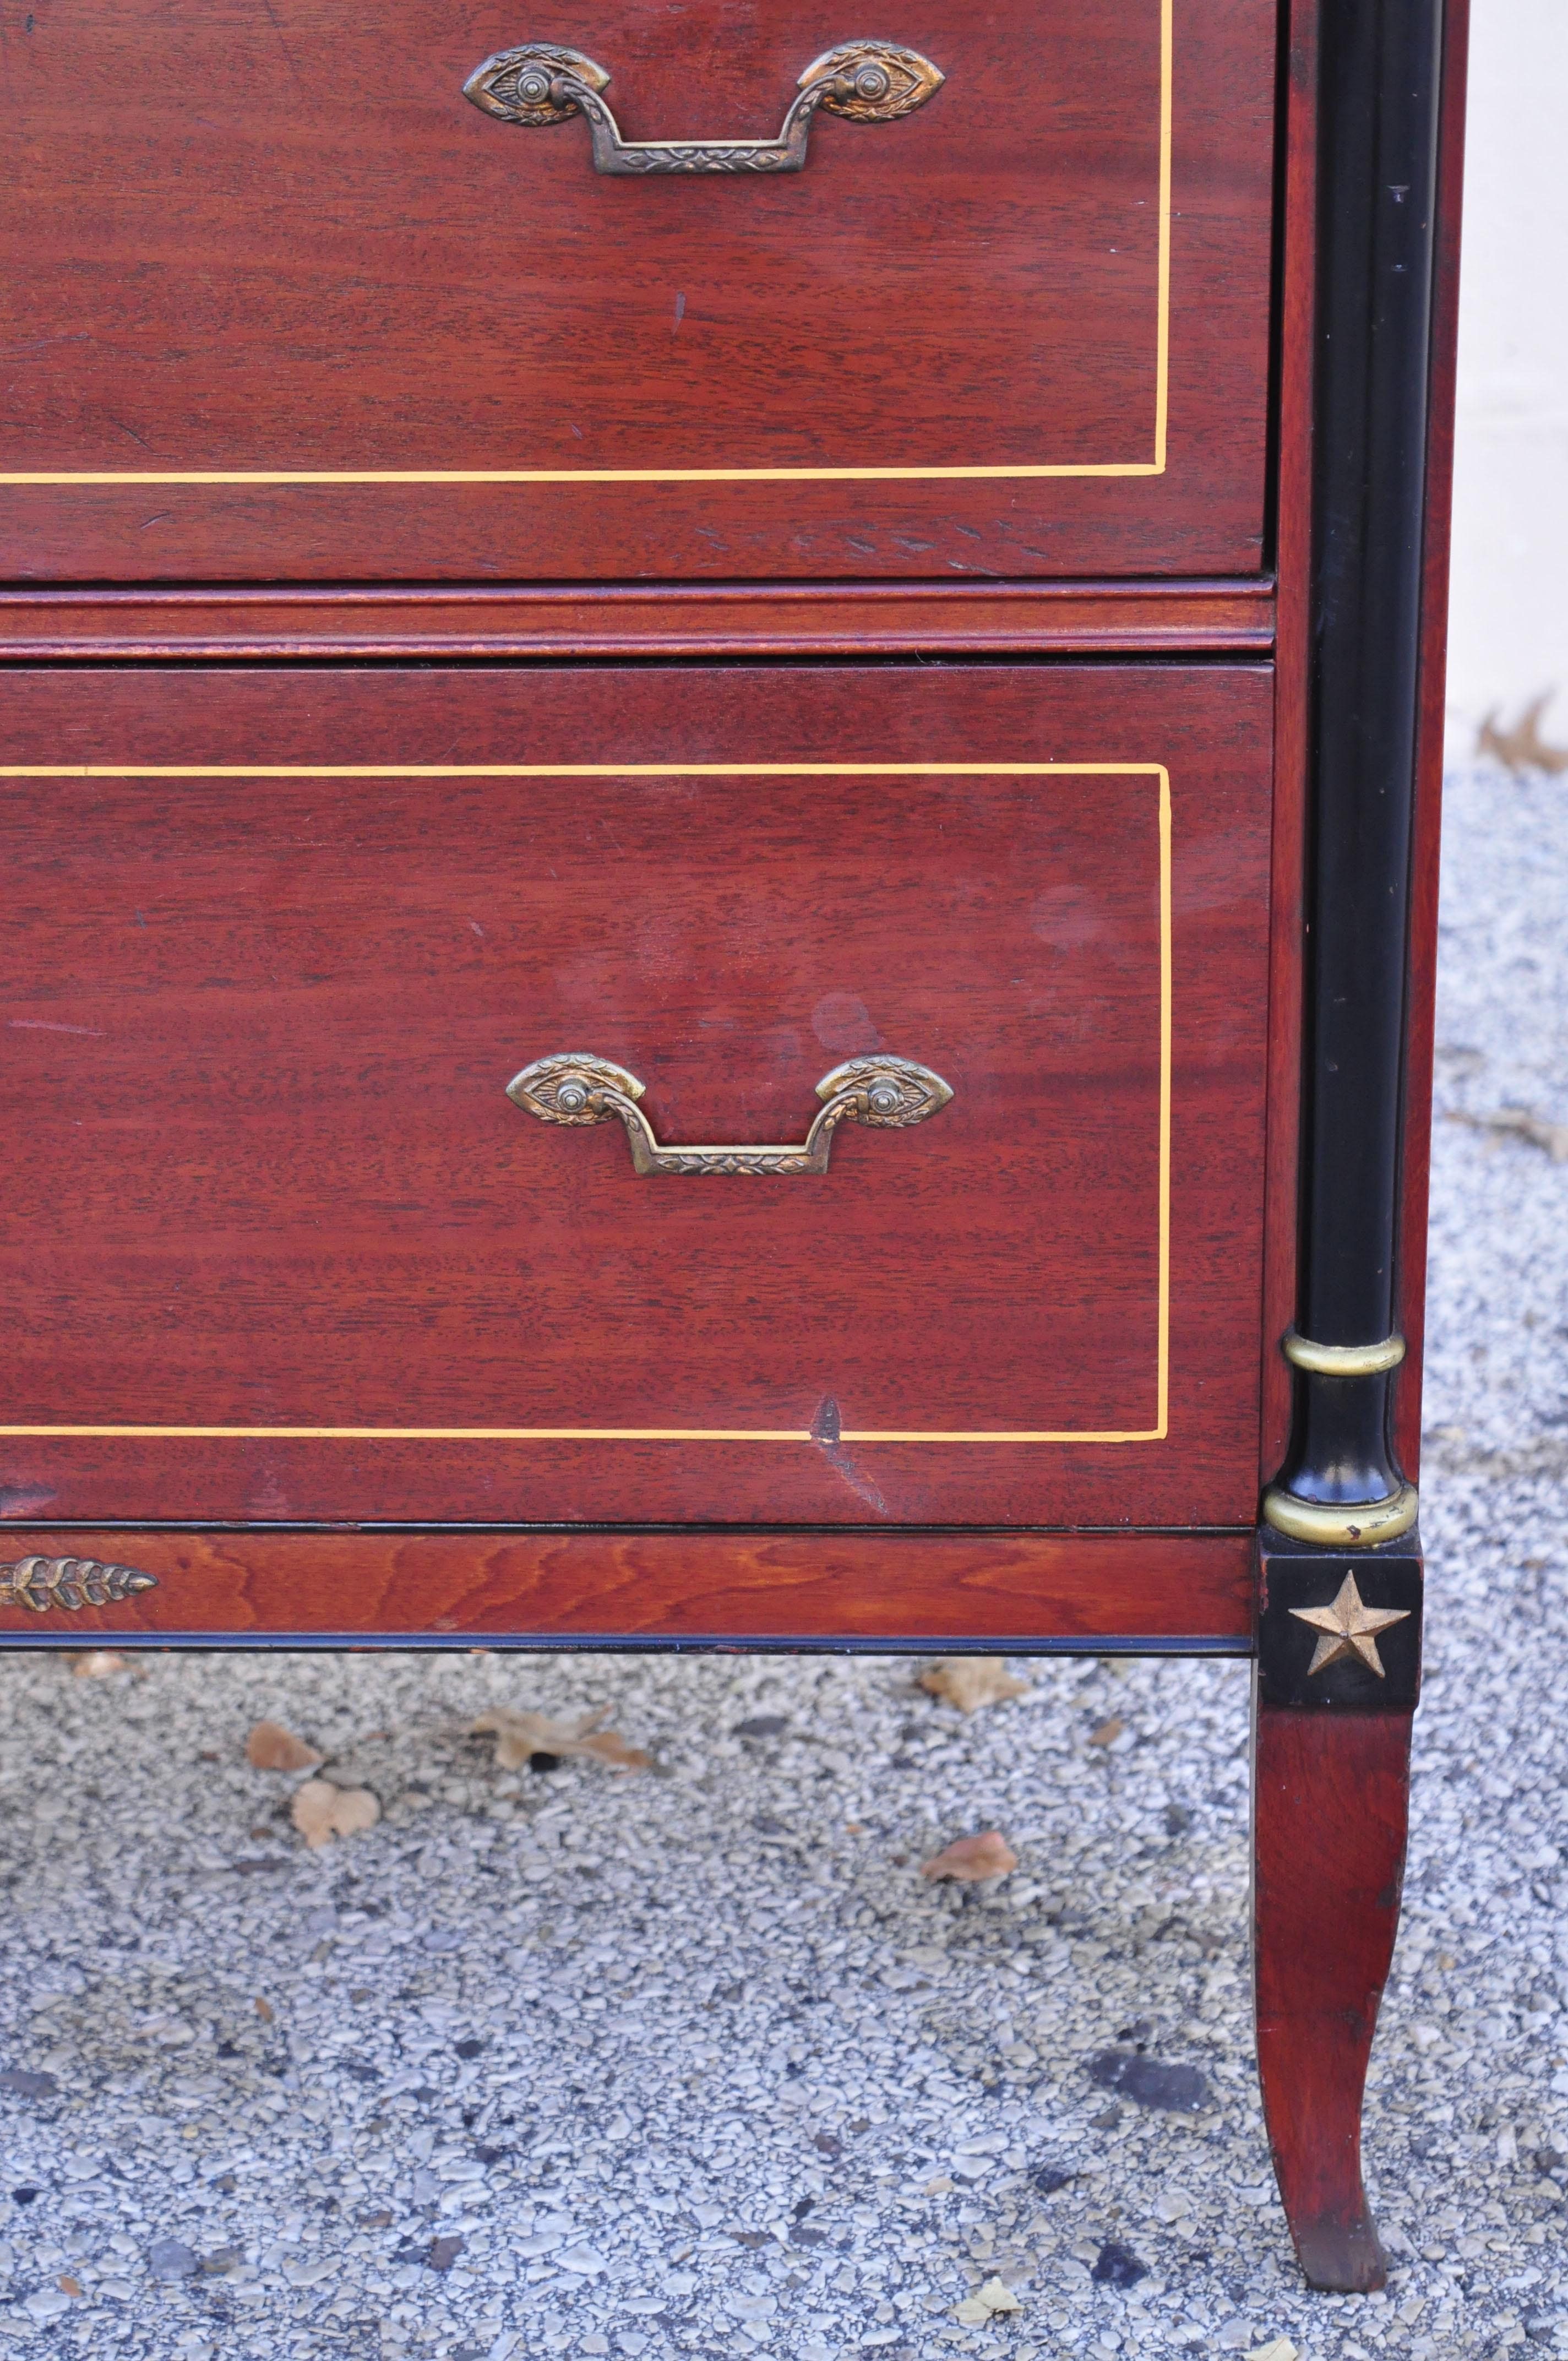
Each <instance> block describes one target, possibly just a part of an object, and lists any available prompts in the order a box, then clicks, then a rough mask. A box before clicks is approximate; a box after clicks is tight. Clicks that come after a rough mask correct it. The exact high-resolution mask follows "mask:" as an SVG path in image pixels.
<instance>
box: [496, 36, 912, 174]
mask: <svg viewBox="0 0 1568 2361" xmlns="http://www.w3.org/2000/svg"><path fill="white" fill-rule="evenodd" d="M942 80H943V77H942V75H941V74H940V73H939V72H938V70H937V68H936V67H935V66H934V65H933V64H932V63H931V60H930V59H929V58H923V57H922V56H921V55H920V53H919V51H918V50H917V49H897V48H895V47H894V44H893V43H892V42H891V41H846V42H844V43H843V44H842V46H841V47H840V48H839V49H829V50H828V52H827V53H826V55H825V56H823V57H820V58H817V59H814V60H813V61H812V63H811V64H810V65H808V66H807V67H806V71H805V72H804V73H803V74H802V75H801V77H800V82H799V87H798V94H797V96H796V98H795V103H794V104H793V105H792V106H791V108H790V110H789V113H788V114H787V115H785V116H784V124H783V126H782V128H781V129H780V132H779V136H778V137H777V138H776V139H658V140H641V139H623V138H622V137H621V136H620V125H619V124H618V123H617V121H616V119H615V117H614V115H612V114H611V113H610V111H609V107H608V106H607V105H606V104H605V103H604V101H603V99H602V98H601V97H600V96H599V93H600V91H601V90H603V89H604V87H605V85H606V83H607V82H609V74H607V73H606V71H605V70H604V68H603V66H598V65H596V64H595V63H594V61H593V60H592V58H586V57H584V56H583V54H582V52H581V51H580V50H578V49H557V48H556V47H554V44H552V43H550V42H545V41H525V42H524V44H523V46H522V47H521V49H500V50H499V51H498V52H497V54H496V55H495V56H494V57H493V58H487V59H486V60H485V62H484V64H483V65H482V66H479V67H477V68H476V70H475V71H474V72H473V73H471V74H470V75H469V77H468V79H467V81H466V82H465V83H464V85H463V95H464V97H465V98H470V99H472V100H473V102H474V104H475V105H476V106H477V107H481V108H482V109H483V110H484V112H485V113H486V114H487V115H497V116H499V119H500V121H501V122H503V123H523V124H529V125H532V126H534V127H535V128H539V127H542V126H544V125H546V124H551V123H566V122H569V121H570V120H571V118H572V116H573V115H587V119H588V129H589V132H590V133H591V135H592V137H593V143H594V170H595V171H596V172H609V173H613V174H616V175H618V176H620V177H621V178H633V179H641V178H643V177H646V176H647V175H648V174H650V173H655V172H799V171H803V170H805V167H806V141H807V139H808V138H809V137H810V136H811V123H812V117H813V116H814V115H816V113H817V108H818V107H821V108H822V109H823V110H824V111H825V112H826V113H827V114H828V115H842V117H843V118H844V120H845V122H846V123H896V122H897V121H898V119H899V117H900V115H913V114H914V112H915V110H916V107H917V106H924V105H925V104H926V101H927V99H928V98H930V97H932V96H934V94H935V93H937V92H938V90H940V88H941V87H942Z"/></svg>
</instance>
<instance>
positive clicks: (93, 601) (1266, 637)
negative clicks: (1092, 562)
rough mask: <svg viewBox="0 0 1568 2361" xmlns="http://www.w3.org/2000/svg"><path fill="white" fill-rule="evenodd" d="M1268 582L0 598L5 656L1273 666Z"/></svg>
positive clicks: (99, 593) (13, 594) (33, 593)
mask: <svg viewBox="0 0 1568 2361" xmlns="http://www.w3.org/2000/svg"><path fill="white" fill-rule="evenodd" d="M1273 647H1274V583H1273V580H1272V578H1271V577H1269V576H1267V575H1260V576H1259V577H1257V578H1256V579H1255V580H1252V581H1249V580H1246V579H1245V578H1243V579H1232V580H1229V581H1223V580H1222V581H1207V582H1180V581H1170V582H1111V581H1105V582H941V583H932V582H910V583H898V584H891V583H873V582H861V583H840V584H827V585H822V584H812V585H809V586H806V585H791V584H787V583H758V582H750V583H735V582H731V583H722V584H717V583H716V584H707V583H704V584H694V585H691V586H688V587H685V588H675V587H674V586H673V585H671V584H668V583H665V584H661V585H657V586H650V587H647V588H630V587H627V586H625V585H621V586H619V587H613V588H611V587H607V588H589V589H576V590H567V589H560V588H543V589H542V588H529V587H521V586H515V585H514V586H512V587H511V588H507V589H485V590H474V589H452V590H440V589H433V588H423V589H417V590H416V589H390V588H374V589H372V588H363V589H361V588H353V587H352V586H345V585H342V584H339V585H336V586H335V587H332V588H321V589H317V590H311V589H306V588H293V589H288V590H269V589H255V590H252V589H243V590H236V589H232V588H231V589H219V588H205V589H165V590H149V589H140V590H109V589H93V590H9V591H6V590H0V655H4V656H6V657H8V658H10V659H12V660H13V661H20V660H25V661H27V662H28V663H44V662H48V661H50V660H56V659H59V658H61V657H68V658H77V659H86V660H93V661H95V662H104V661H105V660H108V659H111V658H115V659H133V660H135V659H141V660H144V661H145V660H146V659H148V658H149V657H150V658H157V657H164V656H175V657H181V658H184V659H187V660H189V659H192V658H201V659H204V660H207V661H213V660H232V659H236V658H241V657H243V658H257V657H261V658H269V659H277V658H280V657H282V658H288V657H299V656H310V657H315V658H319V657H323V656H337V657H356V658H367V657H370V658H377V657H378V658H383V659H386V658H392V659H398V658H403V659H406V658H408V657H410V656H444V657H445V658H447V659H448V661H451V660H453V659H455V658H459V657H476V656H478V657H488V658H491V659H494V658H497V657H508V656H551V657H555V658H565V657H602V658H611V657H618V656H622V657H623V656H639V657H640V656H795V655H827V656H885V655H923V654H930V655H965V654H985V655H1161V656H1171V655H1189V654H1205V655H1212V654H1216V653H1225V654H1232V655H1249V656H1259V655H1268V654H1270V653H1272V651H1273Z"/></svg>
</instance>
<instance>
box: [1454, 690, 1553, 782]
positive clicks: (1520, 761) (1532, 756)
mask: <svg viewBox="0 0 1568 2361" xmlns="http://www.w3.org/2000/svg"><path fill="white" fill-rule="evenodd" d="M1555 695H1556V691H1555V690H1554V689H1550V688H1549V689H1547V690H1546V691H1545V692H1544V694H1543V695H1541V696H1540V697H1533V698H1532V699H1531V700H1530V704H1529V705H1527V706H1526V707H1525V709H1524V711H1523V712H1522V713H1521V714H1520V715H1519V719H1518V720H1517V721H1516V722H1515V723H1514V726H1513V728H1512V729H1511V730H1504V729H1502V728H1501V727H1500V726H1499V724H1498V720H1497V707H1496V706H1494V707H1493V708H1492V710H1491V712H1490V713H1488V714H1487V716H1486V719H1485V721H1483V723H1482V724H1481V727H1480V730H1479V731H1478V732H1477V734H1476V739H1475V752H1477V753H1478V754H1490V755H1492V756H1493V757H1494V758H1495V760H1496V761H1497V762H1499V763H1505V764H1506V765H1507V767H1508V769H1509V770H1510V771H1512V772H1513V774H1514V775H1515V777H1516V778H1517V777H1518V776H1519V774H1520V773H1521V772H1523V771H1545V772H1548V773H1549V774H1551V775H1552V776H1553V777H1555V776H1556V775H1557V774H1559V773H1561V772H1563V771H1568V746H1552V745H1549V744H1548V743H1547V741H1546V740H1545V739H1544V738H1542V736H1541V715H1542V714H1543V713H1544V712H1545V710H1546V708H1547V707H1548V706H1549V705H1550V704H1551V702H1552V697H1554V696H1555Z"/></svg>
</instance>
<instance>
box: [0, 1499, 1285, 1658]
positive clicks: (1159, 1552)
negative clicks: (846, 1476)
mask: <svg viewBox="0 0 1568 2361" xmlns="http://www.w3.org/2000/svg"><path fill="white" fill-rule="evenodd" d="M62 1553H69V1554H68V1555H62ZM127 1559H134V1561H135V1564H134V1565H126V1560H127ZM111 1567H112V1568H115V1569H116V1576H115V1578H114V1579H111V1578H110V1571H109V1570H110V1568H111ZM18 1582H19V1583H20V1584H21V1585H22V1586H23V1587H24V1588H27V1589H29V1590H30V1592H31V1596H32V1598H33V1600H34V1602H35V1603H34V1606H33V1608H32V1609H29V1608H28V1607H27V1605H25V1604H23V1603H22V1602H21V1601H20V1600H18V1599H17V1598H16V1596H15V1585H16V1583H18ZM0 1584H4V1585H6V1586H7V1589H8V1590H9V1592H10V1595H7V1592H6V1590H0V1631H3V1634H4V1638H5V1645H6V1646H7V1647H8V1648H9V1647H18V1646H21V1647H27V1646H34V1647H46V1648H47V1647H60V1646H64V1647H68V1648H70V1647H80V1646H81V1645H82V1642H83V1640H85V1639H91V1638H92V1637H93V1636H95V1635H96V1634H98V1633H99V1632H103V1633H105V1634H108V1635H110V1636H112V1638H113V1640H114V1642H115V1646H116V1647H124V1646H126V1645H127V1644H134V1643H135V1642H137V1641H143V1642H151V1643H152V1644H154V1645H162V1644H165V1643H167V1642H177V1641H181V1640H190V1641H193V1642H197V1643H198V1644H200V1645H201V1646H203V1647H211V1646H214V1645H218V1646H222V1645H224V1644H225V1642H229V1643H233V1644H234V1645H236V1646H239V1647H245V1646H247V1645H248V1644H250V1643H252V1642H257V1641H262V1640H265V1641H268V1642H273V1643H278V1642H284V1643H287V1642H295V1643H298V1644H299V1645H301V1646H304V1647H319V1646H322V1645H323V1644H331V1643H333V1642H339V1641H345V1642H352V1644H354V1645H355V1646H362V1645H365V1644H367V1643H376V1644H380V1645H384V1646H389V1647H397V1646H400V1645H406V1644H407V1643H408V1642H411V1641H417V1642H419V1643H420V1644H421V1645H422V1646H436V1647H440V1646H443V1645H444V1646H449V1647H457V1646H466V1645H471V1644H472V1643H473V1642H476V1641H479V1642H484V1643H486V1644H492V1643H497V1642H499V1643H501V1644H505V1645H510V1646H520V1647H542V1648H551V1647H563V1646H565V1647H574V1646H584V1647H603V1646H607V1645H608V1646H614V1647H621V1648H639V1647H658V1646H668V1645H669V1644H670V1643H671V1642H674V1643H676V1644H678V1645H681V1646H686V1647H691V1646H706V1645H710V1644H718V1645H720V1646H726V1647H740V1648H746V1647H756V1648H766V1647H769V1646H776V1645H781V1644H787V1645H788V1646H791V1647H800V1646H811V1645H814V1644H815V1645H817V1646H824V1647H830V1648H834V1649H839V1648H844V1647H855V1646H860V1647H865V1648H871V1649H886V1648H889V1647H901V1646H906V1645H907V1646H915V1647H919V1646H922V1645H926V1646H930V1647H941V1648H944V1649H946V1648H948V1647H952V1646H954V1645H955V1644H957V1645H961V1646H969V1647H971V1648H974V1647H979V1648H994V1647H996V1646H997V1645H999V1644H1003V1643H1005V1644H1008V1645H1011V1646H1016V1647H1027V1648H1029V1649H1030V1650H1031V1651H1033V1650H1036V1649H1037V1650H1041V1651H1042V1652H1044V1651H1049V1650H1051V1649H1053V1648H1054V1649H1060V1650H1063V1651H1067V1652H1074V1651H1077V1650H1080V1649H1081V1648H1082V1646H1083V1644H1084V1642H1086V1641H1090V1642H1093V1644H1094V1646H1095V1647H1096V1648H1097V1649H1100V1650H1103V1651H1105V1652H1106V1653H1115V1652H1117V1651H1118V1650H1124V1651H1125V1652H1127V1653H1133V1652H1134V1651H1135V1650H1138V1649H1141V1648H1145V1647H1148V1646H1150V1645H1154V1646H1157V1647H1158V1648H1159V1649H1160V1651H1161V1652H1162V1653H1173V1652H1175V1651H1178V1650H1183V1649H1186V1650H1190V1651H1192V1652H1193V1653H1203V1654H1216V1655H1218V1654H1226V1655H1242V1654H1246V1653H1249V1652H1250V1650H1251V1646H1252V1636H1253V1624H1254V1599H1255V1589H1256V1574H1255V1562H1254V1540H1253V1536H1252V1534H1251V1533H1250V1532H1226V1533H1146V1532H1139V1533H1039V1532H1025V1533H1019V1532H969V1533H951V1532H948V1533H928V1532H899V1531H893V1532H889V1531H887V1530H885V1529H883V1530H881V1531H878V1532H865V1531H864V1530H860V1531H846V1530H844V1529H843V1528H839V1529H838V1530H837V1531H831V1532H822V1531H817V1532H700V1531H699V1532H690V1531H688V1532H668V1531H665V1532H636V1531H630V1532H629V1531H627V1530H625V1529H624V1528H620V1529H615V1530H611V1531H609V1532H606V1531H597V1532H596V1531H594V1530H592V1529H589V1530H586V1531H576V1532H558V1531H557V1532H516V1531H510V1532H509V1531H494V1530H489V1531H487V1530H485V1529H484V1528H475V1527H472V1526H456V1527H447V1528H445V1529H444V1530H436V1531H433V1532H432V1531H425V1532H409V1531H406V1530H402V1531H399V1532H344V1531H342V1530H336V1531H323V1530H321V1529H319V1528H317V1529H315V1530H313V1531H306V1532H300V1531H298V1530H291V1529H288V1528H283V1529H280V1528H278V1527H275V1526H274V1527H270V1528H268V1527H258V1526H251V1527H249V1528H248V1529H247V1530H245V1531H242V1532H236V1531H228V1532H191V1531H189V1530H181V1529H180V1528H175V1529H173V1530H167V1529H166V1530H163V1531H159V1530H157V1529H147V1528H141V1529H137V1530H134V1531H130V1532H126V1531H125V1530H123V1529H122V1530H119V1531H113V1530H110V1531H107V1532H94V1531H93V1530H92V1529H91V1528H83V1527H81V1526H76V1527H72V1528H71V1531H69V1532H63V1533H62V1532H60V1531H59V1530H58V1529H57V1528H50V1527H47V1526H46V1527H42V1528H37V1529H35V1528H29V1527H28V1526H27V1525H25V1524H23V1525H19V1526H18V1525H10V1526H7V1527H5V1529H3V1531H0ZM94 1590H95V1591H96V1592H97V1594H98V1595H97V1597H96V1598H94V1597H93V1596H91V1595H89V1594H90V1593H91V1592H93V1591H94ZM44 1600H47V1602H48V1603H47V1604H44V1605H41V1606H40V1605H39V1604H38V1602H39V1601H44Z"/></svg>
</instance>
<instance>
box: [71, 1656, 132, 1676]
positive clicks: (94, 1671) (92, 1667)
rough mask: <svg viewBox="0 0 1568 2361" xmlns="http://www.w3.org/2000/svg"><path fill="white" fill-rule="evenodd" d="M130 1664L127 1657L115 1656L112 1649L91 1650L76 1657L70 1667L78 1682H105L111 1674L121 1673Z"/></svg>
mask: <svg viewBox="0 0 1568 2361" xmlns="http://www.w3.org/2000/svg"><path fill="white" fill-rule="evenodd" d="M129 1663H130V1658H129V1657H128V1656H117V1655H116V1654H115V1651H114V1650H113V1648H91V1649H89V1651H88V1653H87V1654H86V1655H85V1656H78V1657H77V1659H76V1662H75V1663H74V1664H72V1666H71V1671H72V1673H73V1674H74V1675H75V1676H76V1678H77V1679H78V1680H79V1681H106V1680H107V1679H108V1677H109V1675H110V1674H111V1673H123V1672H124V1671H125V1670H126V1665H127V1664H129Z"/></svg>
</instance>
